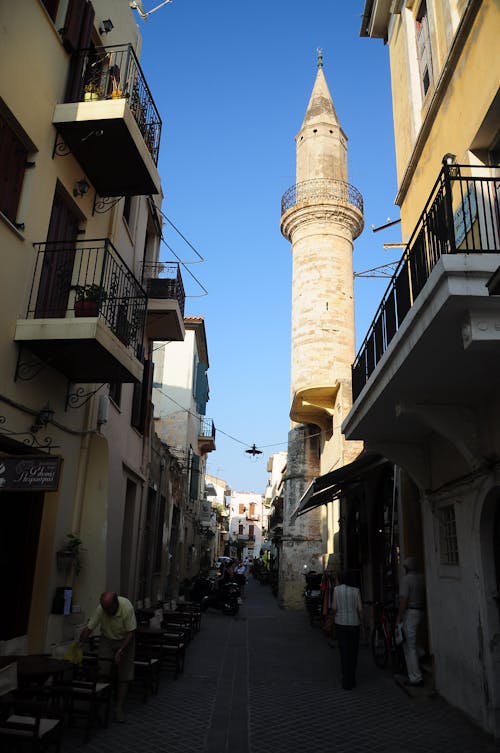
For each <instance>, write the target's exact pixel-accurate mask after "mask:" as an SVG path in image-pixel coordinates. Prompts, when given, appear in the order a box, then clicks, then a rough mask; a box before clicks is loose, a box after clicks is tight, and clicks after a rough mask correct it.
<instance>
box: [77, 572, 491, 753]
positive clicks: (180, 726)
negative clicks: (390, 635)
mask: <svg viewBox="0 0 500 753" xmlns="http://www.w3.org/2000/svg"><path fill="white" fill-rule="evenodd" d="M357 679H358V687H357V689H356V690H352V691H345V690H342V689H341V687H340V680H339V667H338V655H337V650H336V649H333V648H332V646H331V645H329V642H328V641H327V640H326V639H325V637H324V636H323V634H322V633H321V631H320V630H319V629H318V628H312V627H311V626H310V625H309V622H308V619H307V616H306V614H305V611H304V612H286V611H283V610H281V609H279V607H278V606H277V603H276V600H275V598H274V597H273V595H272V594H271V591H270V589H269V587H268V586H261V585H260V584H258V583H257V582H256V581H253V580H252V579H251V578H250V583H249V586H248V587H247V593H246V598H245V600H244V603H243V606H242V608H241V610H240V612H239V614H238V616H237V617H236V618H233V617H227V616H225V615H223V614H221V613H219V612H216V611H209V612H208V613H206V614H205V615H204V616H203V618H202V627H201V631H200V633H198V634H197V635H196V637H195V638H194V640H193V641H192V642H191V644H190V645H189V647H188V651H187V657H186V668H185V671H184V674H183V675H181V676H180V677H179V679H178V680H175V681H174V680H173V679H171V677H170V676H166V677H163V676H162V682H161V685H160V692H159V694H158V695H157V696H153V697H151V698H150V699H149V701H148V702H147V703H145V704H143V703H141V702H140V700H139V698H138V696H132V697H130V699H129V701H128V708H127V711H128V713H127V722H126V723H125V724H117V723H112V724H111V725H110V727H109V728H108V729H107V730H103V729H98V730H97V731H96V732H95V733H94V734H93V736H92V737H91V739H90V742H89V743H87V744H86V745H82V743H81V735H80V734H79V732H78V733H75V732H74V731H72V730H69V731H68V733H67V735H65V743H64V746H63V752H64V753H71V752H72V751H81V753H83V752H84V751H85V752H86V753H126V752H128V751H131V752H132V751H134V753H225V752H226V751H228V752H229V751H231V753H268V752H269V753H434V752H436V753H498V752H499V750H500V748H499V747H497V745H495V743H494V742H493V740H492V739H491V738H489V737H488V736H486V735H484V734H483V733H482V732H481V731H480V730H478V729H477V728H476V727H474V726H473V725H472V724H470V723H469V722H468V721H467V720H466V719H465V718H464V717H463V716H462V715H461V714H460V713H459V712H457V711H455V710H454V709H452V708H450V707H449V706H448V705H447V704H446V703H445V702H444V701H442V700H441V699H440V698H438V697H437V696H431V695H430V694H429V693H420V694H416V693H414V694H413V696H412V697H410V696H408V695H407V694H406V693H405V692H403V690H402V689H401V688H400V687H399V686H398V685H397V684H396V683H395V682H394V679H393V678H392V676H391V674H390V673H389V672H385V671H381V670H379V669H377V668H376V667H375V666H374V663H373V660H372V658H371V655H370V651H369V648H368V647H367V646H362V647H361V649H360V658H359V669H358V678H357Z"/></svg>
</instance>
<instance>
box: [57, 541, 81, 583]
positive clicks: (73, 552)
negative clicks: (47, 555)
mask: <svg viewBox="0 0 500 753" xmlns="http://www.w3.org/2000/svg"><path fill="white" fill-rule="evenodd" d="M81 545H82V540H81V538H80V537H79V536H78V534H77V533H67V534H66V542H65V544H64V546H63V548H62V549H59V550H58V551H57V552H56V561H57V569H58V570H62V571H68V570H70V569H71V568H72V567H73V568H74V569H75V574H76V575H78V574H79V572H80V570H81V569H82V563H81V560H80V547H81Z"/></svg>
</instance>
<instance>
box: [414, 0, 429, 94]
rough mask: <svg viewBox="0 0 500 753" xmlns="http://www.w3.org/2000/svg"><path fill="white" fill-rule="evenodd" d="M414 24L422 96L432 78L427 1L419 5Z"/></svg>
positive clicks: (425, 92)
mask: <svg viewBox="0 0 500 753" xmlns="http://www.w3.org/2000/svg"><path fill="white" fill-rule="evenodd" d="M415 24H416V29H415V36H416V41H417V55H418V63H419V68H420V83H421V86H422V96H423V97H425V95H426V94H427V92H428V90H429V87H430V85H431V83H432V80H433V78H432V55H431V37H430V32H429V17H428V15H427V3H426V1H425V0H424V2H423V3H422V4H421V5H420V8H419V10H418V13H417V17H416V19H415Z"/></svg>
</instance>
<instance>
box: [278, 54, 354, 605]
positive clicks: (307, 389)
mask: <svg viewBox="0 0 500 753" xmlns="http://www.w3.org/2000/svg"><path fill="white" fill-rule="evenodd" d="M295 141H296V184H295V185H294V186H292V187H291V188H290V189H289V190H288V191H287V192H286V193H285V194H284V196H283V199H282V206H281V209H282V214H281V232H282V234H283V235H284V237H285V238H287V239H288V240H289V241H291V244H292V258H293V274H292V343H291V346H292V347H291V410H290V418H291V420H292V428H291V430H290V434H289V439H288V464H287V475H286V478H285V488H284V503H285V504H284V521H283V548H282V555H281V564H280V568H281V570H280V598H281V601H282V602H283V604H284V605H285V606H288V607H292V608H293V607H302V605H303V601H302V596H301V592H302V590H303V586H304V579H303V577H302V573H303V572H304V571H306V570H307V569H315V570H318V571H321V570H322V569H323V566H326V562H327V559H328V555H329V554H332V553H334V535H335V533H336V531H337V530H338V517H339V516H338V511H337V510H336V509H334V504H337V508H338V503H332V504H329V505H328V506H327V508H319V509H317V510H313V511H311V512H309V513H307V514H305V515H304V516H303V517H300V518H298V519H296V520H295V521H294V520H291V515H292V513H293V511H294V510H295V508H296V506H297V504H298V501H299V500H300V498H301V496H302V495H303V493H304V491H305V490H306V488H307V486H308V484H309V483H310V481H311V480H312V479H313V478H314V477H315V476H319V475H322V474H324V473H327V472H328V471H330V470H333V469H334V468H337V467H341V466H343V465H346V464H347V463H349V462H351V461H352V460H353V459H354V458H355V457H356V456H357V454H358V453H359V451H360V449H361V446H360V444H359V443H352V442H351V443H349V442H346V441H345V440H344V437H343V435H342V433H341V423H342V420H343V419H344V417H345V416H346V415H347V413H348V412H349V409H350V407H351V401H352V397H351V364H352V362H353V361H354V357H355V331H354V300H353V287H354V284H353V268H352V251H353V241H354V239H355V238H357V237H358V235H359V234H360V233H361V231H362V229H363V200H362V197H361V195H360V194H359V192H358V191H357V190H356V189H355V188H354V187H353V186H350V185H349V183H348V177H347V137H346V135H345V133H344V132H343V130H342V128H341V126H340V123H339V120H338V117H337V113H336V112H335V107H334V105H333V101H332V98H331V95H330V92H329V90H328V85H327V83H326V79H325V76H324V73H323V57H322V54H321V51H318V71H317V75H316V81H315V83H314V87H313V90H312V94H311V98H310V100H309V104H308V106H307V111H306V114H305V117H304V122H303V123H302V127H301V129H300V131H299V133H298V135H297V136H296V138H295Z"/></svg>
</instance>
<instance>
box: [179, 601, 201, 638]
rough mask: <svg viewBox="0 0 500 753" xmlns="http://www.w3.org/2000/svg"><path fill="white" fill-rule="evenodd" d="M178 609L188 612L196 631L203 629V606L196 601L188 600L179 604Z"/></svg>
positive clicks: (184, 612) (181, 611) (181, 612)
mask: <svg viewBox="0 0 500 753" xmlns="http://www.w3.org/2000/svg"><path fill="white" fill-rule="evenodd" d="M177 611H178V612H180V614H188V615H190V618H191V620H192V622H193V627H194V630H195V632H196V633H199V632H200V630H201V607H200V605H199V604H196V603H195V602H194V601H186V602H184V603H179V604H177Z"/></svg>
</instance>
